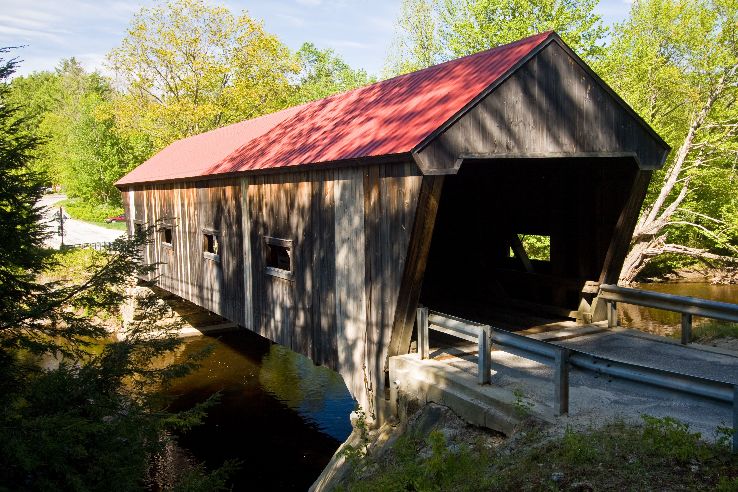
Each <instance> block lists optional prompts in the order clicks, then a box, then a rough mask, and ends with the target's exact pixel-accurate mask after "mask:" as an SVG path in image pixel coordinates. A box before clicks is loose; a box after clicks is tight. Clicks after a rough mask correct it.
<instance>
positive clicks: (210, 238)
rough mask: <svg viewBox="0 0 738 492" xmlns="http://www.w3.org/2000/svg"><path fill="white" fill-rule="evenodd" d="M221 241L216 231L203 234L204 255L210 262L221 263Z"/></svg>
mask: <svg viewBox="0 0 738 492" xmlns="http://www.w3.org/2000/svg"><path fill="white" fill-rule="evenodd" d="M219 252H220V241H219V240H218V233H217V232H216V231H210V230H205V231H203V234H202V254H203V256H204V257H205V258H208V259H210V260H215V261H220V253H219Z"/></svg>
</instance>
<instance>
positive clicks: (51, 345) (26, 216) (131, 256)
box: [0, 49, 224, 490]
mask: <svg viewBox="0 0 738 492" xmlns="http://www.w3.org/2000/svg"><path fill="white" fill-rule="evenodd" d="M7 52H8V49H0V55H3V54H5V53H7ZM16 63H17V62H16V61H15V60H14V59H11V60H5V59H4V57H0V462H2V463H3V466H2V467H0V490H101V489H103V488H109V487H110V486H111V484H114V488H116V489H118V490H138V489H143V488H144V486H145V481H146V478H147V475H148V469H149V461H150V458H151V457H152V455H154V454H156V453H157V452H159V451H160V450H161V449H162V446H163V441H162V439H161V438H162V435H163V432H164V431H165V430H167V429H170V428H173V427H179V428H183V427H184V428H186V427H188V426H190V425H193V424H194V423H196V422H197V421H198V420H199V419H200V418H201V417H202V412H203V408H204V407H195V408H194V409H192V410H190V411H188V412H184V413H181V414H168V413H166V412H165V411H164V410H165V403H166V400H165V399H163V398H162V395H161V393H159V389H160V388H162V387H166V385H167V384H168V382H169V381H170V380H171V379H172V378H174V377H177V376H180V375H183V374H185V373H186V372H187V371H189V370H190V369H192V367H193V364H194V362H195V361H194V360H187V361H185V362H183V363H180V364H172V365H163V366H154V365H152V361H153V360H156V359H157V358H159V357H161V356H163V355H165V354H167V353H169V352H171V351H172V350H173V349H175V348H176V347H177V346H178V344H179V343H180V342H179V341H178V339H177V338H176V337H174V336H173V332H172V329H175V328H176V326H170V327H168V328H167V327H166V326H161V325H159V326H155V323H157V321H158V320H160V319H161V314H163V310H164V308H163V306H162V305H160V304H157V303H156V302H150V303H148V304H144V305H143V306H142V309H143V310H144V311H143V316H142V317H141V318H140V319H139V320H138V321H135V322H134V324H133V325H131V327H130V329H129V332H128V337H127V338H126V339H125V340H122V341H118V342H108V343H104V342H106V341H107V331H106V327H105V325H104V323H103V322H102V319H103V318H102V317H101V316H99V315H101V314H105V313H107V315H108V316H110V313H111V312H112V311H114V310H115V308H116V307H117V306H118V305H119V303H120V302H121V301H122V300H123V299H124V297H125V291H124V290H123V289H122V288H121V287H122V285H124V284H125V283H126V282H128V281H129V279H130V278H131V276H132V275H136V274H145V273H147V272H149V271H150V270H151V268H153V267H152V266H150V265H148V266H147V265H143V264H142V262H141V253H140V251H141V246H142V245H143V244H144V243H145V242H146V241H147V240H148V233H141V234H138V235H137V236H136V237H135V238H132V239H127V238H124V239H120V240H118V241H116V242H115V243H114V244H113V245H112V246H111V248H110V249H109V251H108V252H106V253H94V252H92V253H90V254H89V256H88V257H87V258H86V259H85V260H84V265H82V268H81V271H82V272H83V274H82V278H80V279H57V280H53V281H42V280H39V278H40V277H39V274H41V273H44V274H48V272H49V269H50V268H51V267H53V266H54V257H53V256H52V255H50V254H49V252H48V251H45V250H44V249H43V239H44V237H45V234H46V232H45V224H43V221H42V217H41V215H42V210H41V209H40V208H39V207H38V206H37V205H36V203H37V201H38V199H39V198H40V197H41V194H42V190H43V183H44V177H43V176H42V175H41V174H40V173H38V172H37V171H34V170H32V159H33V156H34V155H35V152H36V147H37V146H38V145H39V143H40V140H39V138H38V137H37V136H36V135H34V134H31V133H28V132H27V131H26V130H27V129H28V128H29V126H28V124H27V121H24V119H23V117H22V112H21V111H20V109H19V108H18V107H16V106H14V105H13V104H12V103H11V101H10V100H9V97H8V96H9V93H10V88H9V85H8V79H9V78H10V76H11V75H12V74H13V72H14V70H15V67H16ZM59 270H61V271H64V272H68V270H69V269H68V265H63V266H59ZM154 328H157V329H162V330H163V334H161V335H157V334H156V332H154V331H153V330H154ZM42 362H43V363H42ZM199 470H200V469H197V470H195V473H200V474H202V473H201V472H200V471H199ZM187 478H190V477H187ZM195 482H197V483H202V484H204V487H206V490H221V489H222V488H223V485H224V482H223V477H222V473H221V472H217V473H216V474H215V475H211V476H209V477H205V479H203V480H200V481H199V482H198V481H195Z"/></svg>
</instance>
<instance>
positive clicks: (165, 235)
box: [161, 226, 172, 246]
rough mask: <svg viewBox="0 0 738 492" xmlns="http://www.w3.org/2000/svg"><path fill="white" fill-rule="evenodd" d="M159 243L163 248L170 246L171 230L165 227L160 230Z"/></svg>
mask: <svg viewBox="0 0 738 492" xmlns="http://www.w3.org/2000/svg"><path fill="white" fill-rule="evenodd" d="M161 242H162V243H163V244H164V245H165V246H171V245H172V228H171V227H169V226H167V227H164V228H163V229H162V239H161Z"/></svg>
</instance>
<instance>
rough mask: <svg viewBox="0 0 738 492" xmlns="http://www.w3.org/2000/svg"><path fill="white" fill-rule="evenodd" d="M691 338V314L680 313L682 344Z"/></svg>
mask: <svg viewBox="0 0 738 492" xmlns="http://www.w3.org/2000/svg"><path fill="white" fill-rule="evenodd" d="M691 340H692V315H691V314H689V313H682V345H687V344H688V343H689V342H690V341H691Z"/></svg>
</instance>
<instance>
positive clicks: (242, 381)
mask: <svg viewBox="0 0 738 492" xmlns="http://www.w3.org/2000/svg"><path fill="white" fill-rule="evenodd" d="M206 346H212V353H211V354H210V356H209V357H208V358H207V359H205V360H204V361H203V363H202V365H201V367H200V369H198V370H197V371H195V372H194V373H192V374H190V375H189V376H187V377H185V378H183V379H181V380H178V381H177V382H176V384H175V385H174V386H173V387H172V388H171V390H170V394H171V395H173V396H174V397H175V400H174V402H173V405H172V409H173V410H177V409H184V408H190V407H191V406H192V405H193V404H195V403H197V402H200V401H204V400H205V399H206V398H208V397H209V396H210V395H212V394H214V393H216V392H220V401H219V403H218V404H216V405H215V406H213V407H212V408H210V409H209V410H208V414H207V417H206V419H205V421H204V422H203V424H202V425H200V426H198V427H195V428H193V429H191V430H189V431H188V432H186V433H185V434H183V435H181V436H178V445H179V448H180V450H181V451H183V452H184V453H185V454H186V455H187V456H188V457H189V458H190V459H188V460H187V461H190V462H204V463H205V464H206V466H207V467H208V468H210V469H212V468H213V467H217V466H219V465H220V464H221V463H223V462H224V461H225V460H228V459H236V460H238V461H240V468H239V470H238V471H237V472H236V473H235V474H234V475H233V476H232V480H231V483H232V485H233V490H259V491H261V490H280V491H289V490H299V491H304V490H307V488H308V487H309V486H310V485H311V484H312V483H313V481H314V480H315V479H316V478H317V477H318V475H320V472H321V471H322V470H323V468H324V467H325V465H326V464H328V461H329V460H330V458H331V456H332V455H333V453H334V452H335V451H336V449H337V448H338V446H339V445H340V444H341V443H342V442H343V441H345V440H346V438H347V437H348V435H349V434H350V432H351V424H350V421H349V414H350V413H351V411H352V410H353V409H354V405H355V402H354V400H353V399H352V397H351V395H350V394H349V392H348V389H347V388H346V385H345V384H344V382H343V380H342V379H341V377H340V376H339V375H338V374H337V373H335V372H333V371H331V370H329V369H327V368H325V367H317V366H315V365H313V363H312V362H311V361H310V360H309V359H308V358H306V357H303V356H301V355H299V354H296V353H295V352H292V351H290V350H288V349H286V348H284V347H281V346H279V345H276V344H272V343H270V342H268V341H267V340H265V339H263V338H261V337H258V336H256V335H254V334H252V333H250V332H248V331H246V330H242V331H238V332H231V333H227V334H224V335H221V336H217V337H198V338H193V339H189V340H187V341H186V342H185V346H184V350H183V352H181V353H180V355H179V357H183V356H186V355H188V354H191V353H196V352H198V351H200V350H202V349H203V348H205V347H206Z"/></svg>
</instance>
